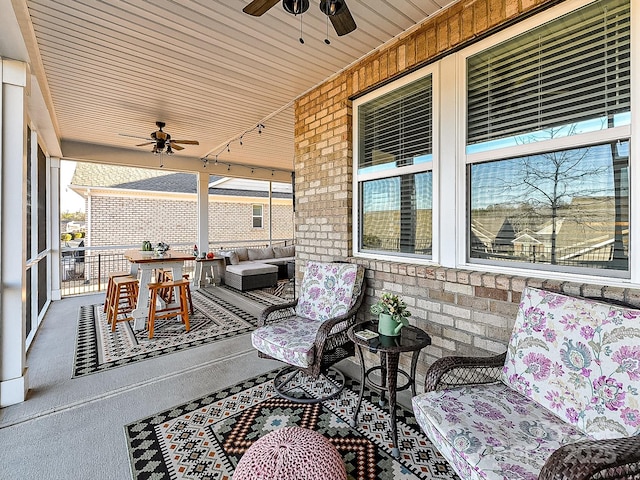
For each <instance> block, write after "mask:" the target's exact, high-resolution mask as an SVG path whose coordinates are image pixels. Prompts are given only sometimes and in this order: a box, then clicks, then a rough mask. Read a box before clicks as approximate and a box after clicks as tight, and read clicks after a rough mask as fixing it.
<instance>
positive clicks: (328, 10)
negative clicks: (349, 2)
mask: <svg viewBox="0 0 640 480" xmlns="http://www.w3.org/2000/svg"><path fill="white" fill-rule="evenodd" d="M343 6H344V2H343V1H341V0H322V1H321V2H320V11H321V12H322V13H324V14H325V15H327V16H329V17H332V16H333V15H337V14H338V13H340V10H342V7H343Z"/></svg>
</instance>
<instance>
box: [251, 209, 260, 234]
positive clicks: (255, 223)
mask: <svg viewBox="0 0 640 480" xmlns="http://www.w3.org/2000/svg"><path fill="white" fill-rule="evenodd" d="M252 216H253V224H252V225H253V228H262V205H253V208H252Z"/></svg>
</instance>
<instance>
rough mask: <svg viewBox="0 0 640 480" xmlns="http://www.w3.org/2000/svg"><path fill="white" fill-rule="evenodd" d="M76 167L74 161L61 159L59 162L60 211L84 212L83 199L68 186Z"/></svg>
mask: <svg viewBox="0 0 640 480" xmlns="http://www.w3.org/2000/svg"><path fill="white" fill-rule="evenodd" d="M75 168H76V162H69V161H67V160H62V161H61V162H60V211H61V212H62V213H65V212H71V213H74V212H84V199H83V198H82V197H81V196H80V195H78V194H77V193H76V192H74V191H73V190H71V189H70V188H68V185H69V184H70V183H71V178H72V177H73V172H74V170H75Z"/></svg>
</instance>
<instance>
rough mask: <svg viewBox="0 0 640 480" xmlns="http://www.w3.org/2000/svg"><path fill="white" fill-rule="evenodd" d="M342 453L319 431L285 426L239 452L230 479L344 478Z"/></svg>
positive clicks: (305, 479) (332, 479)
mask: <svg viewBox="0 0 640 480" xmlns="http://www.w3.org/2000/svg"><path fill="white" fill-rule="evenodd" d="M346 478H347V472H346V471H345V468H344V462H343V461H342V457H341V456H340V454H339V453H338V450H336V447H334V446H333V444H332V443H331V442H330V441H329V440H327V439H326V438H324V437H323V436H322V435H320V434H319V433H318V432H314V431H313V430H309V429H307V428H301V427H285V428H281V429H279V430H275V431H273V432H271V433H268V434H267V435H265V436H264V437H262V438H261V439H260V440H258V441H257V442H255V443H254V444H253V445H251V447H249V449H248V450H247V451H246V452H245V454H244V455H243V456H242V458H241V459H240V461H239V462H238V466H237V467H236V471H235V472H234V474H233V480H269V479H279V480H293V479H295V480H315V479H318V480H320V479H322V480H342V479H344V480H346Z"/></svg>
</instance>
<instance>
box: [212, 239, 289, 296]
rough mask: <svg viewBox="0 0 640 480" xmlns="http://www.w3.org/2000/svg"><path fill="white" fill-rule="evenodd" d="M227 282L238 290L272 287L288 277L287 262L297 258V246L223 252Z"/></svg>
mask: <svg viewBox="0 0 640 480" xmlns="http://www.w3.org/2000/svg"><path fill="white" fill-rule="evenodd" d="M221 255H223V256H224V257H225V258H226V263H227V266H226V269H225V283H226V284H227V285H229V286H230V287H233V288H237V289H238V290H252V289H256V288H265V287H272V286H274V285H275V284H276V283H277V282H278V279H283V278H287V263H288V262H291V261H294V260H295V246H294V245H290V246H285V247H265V248H237V249H235V250H232V251H229V252H222V253H221Z"/></svg>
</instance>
